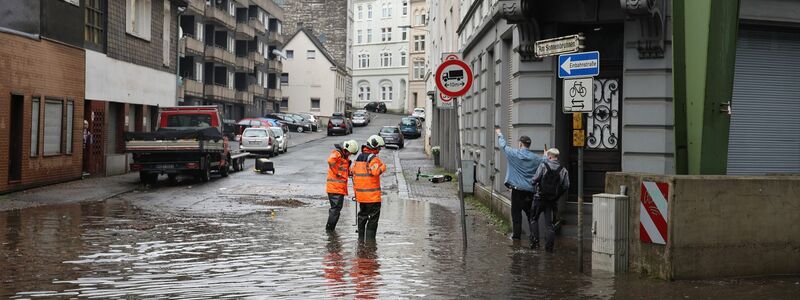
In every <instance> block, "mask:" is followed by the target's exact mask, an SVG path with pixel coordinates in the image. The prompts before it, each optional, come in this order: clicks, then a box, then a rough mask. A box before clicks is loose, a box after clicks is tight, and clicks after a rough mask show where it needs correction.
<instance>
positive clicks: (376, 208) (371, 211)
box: [358, 202, 381, 240]
mask: <svg viewBox="0 0 800 300" xmlns="http://www.w3.org/2000/svg"><path fill="white" fill-rule="evenodd" d="M380 218H381V203H380V202H378V203H359V211H358V239H359V240H364V239H365V240H375V234H376V233H377V232H378V219H380Z"/></svg>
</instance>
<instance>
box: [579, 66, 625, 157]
mask: <svg viewBox="0 0 800 300" xmlns="http://www.w3.org/2000/svg"><path fill="white" fill-rule="evenodd" d="M586 129H587V133H586V134H587V136H586V147H587V148H589V149H601V150H603V149H617V147H619V139H620V136H619V79H617V78H609V79H595V80H594V110H593V111H592V112H591V113H590V114H589V115H588V118H587V120H586Z"/></svg>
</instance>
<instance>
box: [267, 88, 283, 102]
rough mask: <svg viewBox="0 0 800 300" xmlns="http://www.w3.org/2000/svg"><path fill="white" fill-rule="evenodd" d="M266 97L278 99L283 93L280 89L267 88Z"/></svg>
mask: <svg viewBox="0 0 800 300" xmlns="http://www.w3.org/2000/svg"><path fill="white" fill-rule="evenodd" d="M267 98H269V99H272V100H277V101H280V100H281V98H283V93H282V92H281V90H277V89H267Z"/></svg>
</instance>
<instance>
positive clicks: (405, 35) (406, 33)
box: [400, 27, 408, 41]
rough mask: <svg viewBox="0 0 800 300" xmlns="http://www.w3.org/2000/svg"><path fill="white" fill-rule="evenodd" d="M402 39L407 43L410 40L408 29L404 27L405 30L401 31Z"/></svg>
mask: <svg viewBox="0 0 800 300" xmlns="http://www.w3.org/2000/svg"><path fill="white" fill-rule="evenodd" d="M400 38H401V40H402V41H407V40H408V28H407V27H403V30H402V31H400Z"/></svg>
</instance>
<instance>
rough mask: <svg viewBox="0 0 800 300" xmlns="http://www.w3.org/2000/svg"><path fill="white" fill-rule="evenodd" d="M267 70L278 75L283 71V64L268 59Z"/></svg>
mask: <svg viewBox="0 0 800 300" xmlns="http://www.w3.org/2000/svg"><path fill="white" fill-rule="evenodd" d="M267 70H268V71H269V72H272V73H280V72H281V71H282V70H283V62H282V61H279V60H272V59H270V60H269V61H267Z"/></svg>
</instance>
